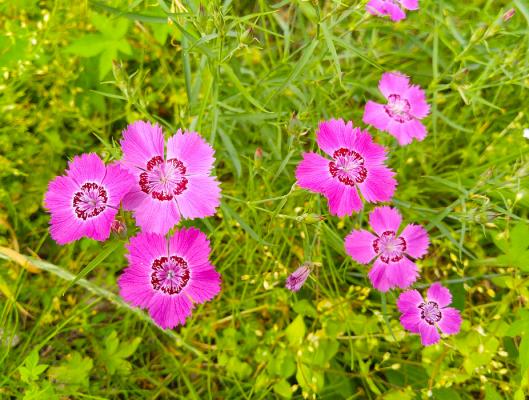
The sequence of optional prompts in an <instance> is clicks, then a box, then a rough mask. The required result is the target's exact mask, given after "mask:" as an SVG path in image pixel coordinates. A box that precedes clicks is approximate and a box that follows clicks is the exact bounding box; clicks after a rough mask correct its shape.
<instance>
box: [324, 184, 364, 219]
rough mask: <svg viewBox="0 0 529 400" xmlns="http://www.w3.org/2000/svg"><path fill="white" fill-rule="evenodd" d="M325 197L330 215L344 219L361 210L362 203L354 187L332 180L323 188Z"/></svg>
mask: <svg viewBox="0 0 529 400" xmlns="http://www.w3.org/2000/svg"><path fill="white" fill-rule="evenodd" d="M324 194H325V197H327V200H328V202H329V211H330V213H331V214H332V215H337V216H338V217H345V216H346V215H351V214H353V213H354V212H358V211H360V210H361V209H362V201H361V200H360V196H358V191H357V190H356V187H355V186H348V185H345V184H343V183H341V182H340V181H338V180H333V181H331V183H330V184H329V185H328V186H327V187H326V188H325V193H324Z"/></svg>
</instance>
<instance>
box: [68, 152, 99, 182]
mask: <svg viewBox="0 0 529 400" xmlns="http://www.w3.org/2000/svg"><path fill="white" fill-rule="evenodd" d="M105 174H106V168H105V163H104V162H103V160H101V158H99V156H98V155H97V154H95V153H88V154H81V155H80V156H75V157H74V158H73V160H72V161H70V162H69V163H68V169H67V170H66V176H68V177H69V178H71V179H73V181H74V182H76V183H77V185H78V186H79V187H80V186H82V185H83V184H84V183H86V182H94V183H98V184H99V183H101V182H102V181H103V178H104V177H105Z"/></svg>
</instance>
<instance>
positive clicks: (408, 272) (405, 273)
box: [386, 257, 419, 289]
mask: <svg viewBox="0 0 529 400" xmlns="http://www.w3.org/2000/svg"><path fill="white" fill-rule="evenodd" d="M386 276H387V278H388V280H389V282H390V283H391V286H392V287H398V288H401V289H406V288H407V287H409V286H410V285H411V284H413V283H414V282H415V281H416V280H417V277H418V276H419V271H418V269H417V265H415V263H414V262H413V261H410V260H409V259H408V258H406V257H403V258H402V259H400V260H399V261H397V262H392V261H391V262H390V263H389V266H388V267H387V268H386Z"/></svg>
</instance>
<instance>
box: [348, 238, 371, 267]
mask: <svg viewBox="0 0 529 400" xmlns="http://www.w3.org/2000/svg"><path fill="white" fill-rule="evenodd" d="M376 238H377V237H376V236H375V235H373V234H372V233H370V232H368V231H365V230H359V231H356V230H355V231H352V232H351V233H350V234H349V235H348V236H347V237H346V238H345V250H346V252H347V254H349V255H350V256H351V257H352V259H353V260H355V261H356V262H358V263H360V264H367V263H369V262H370V261H371V260H372V259H373V258H375V256H376V255H377V254H376V253H375V250H374V249H373V242H374V241H375V240H376Z"/></svg>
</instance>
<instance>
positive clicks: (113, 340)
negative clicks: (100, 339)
mask: <svg viewBox="0 0 529 400" xmlns="http://www.w3.org/2000/svg"><path fill="white" fill-rule="evenodd" d="M140 343H141V338H139V337H137V338H134V339H131V340H129V341H127V342H120V341H119V339H118V334H117V332H116V331H112V332H111V333H110V335H108V336H107V337H105V339H104V347H103V348H101V350H100V352H99V354H98V358H99V361H100V363H101V364H102V365H104V367H105V368H106V369H107V370H108V373H109V374H110V375H114V374H115V373H117V374H120V375H128V374H129V373H130V370H131V368H132V367H131V365H130V363H129V362H128V361H127V360H126V358H129V357H130V356H132V355H133V354H134V352H135V351H136V349H137V348H138V345H139V344H140Z"/></svg>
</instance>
